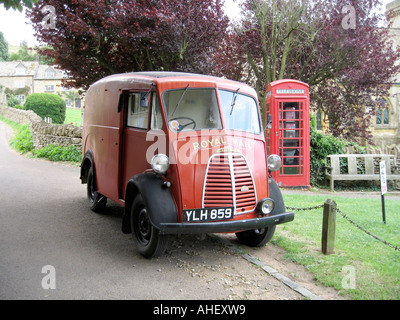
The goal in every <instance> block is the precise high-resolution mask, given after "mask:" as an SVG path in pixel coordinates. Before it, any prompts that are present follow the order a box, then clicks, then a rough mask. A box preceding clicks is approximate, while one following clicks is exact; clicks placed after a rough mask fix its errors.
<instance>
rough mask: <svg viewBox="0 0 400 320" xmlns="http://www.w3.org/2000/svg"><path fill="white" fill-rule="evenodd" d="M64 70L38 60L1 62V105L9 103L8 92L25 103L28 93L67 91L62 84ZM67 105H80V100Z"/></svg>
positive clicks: (67, 102)
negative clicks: (40, 62)
mask: <svg viewBox="0 0 400 320" xmlns="http://www.w3.org/2000/svg"><path fill="white" fill-rule="evenodd" d="M65 77H66V76H65V73H64V72H63V71H62V70H59V69H56V68H54V67H52V66H48V65H42V64H39V62H38V61H6V62H0V105H5V104H7V98H6V96H7V94H12V95H14V96H16V97H17V99H18V100H19V101H20V104H24V103H25V100H26V98H27V97H28V95H30V94H32V93H57V92H60V93H62V92H67V91H68V90H67V89H66V88H64V87H63V86H62V80H63V79H65ZM61 97H62V98H63V99H65V100H66V104H67V106H74V105H76V106H77V107H80V101H78V103H76V104H75V101H68V99H66V97H65V96H64V95H62V96H61Z"/></svg>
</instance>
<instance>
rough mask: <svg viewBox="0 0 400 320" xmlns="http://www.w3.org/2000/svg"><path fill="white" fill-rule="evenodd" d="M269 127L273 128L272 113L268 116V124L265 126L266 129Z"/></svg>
mask: <svg viewBox="0 0 400 320" xmlns="http://www.w3.org/2000/svg"><path fill="white" fill-rule="evenodd" d="M267 129H272V114H269V115H268V116H267V126H266V127H265V130H267ZM265 130H264V131H265Z"/></svg>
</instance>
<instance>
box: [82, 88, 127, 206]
mask: <svg viewBox="0 0 400 320" xmlns="http://www.w3.org/2000/svg"><path fill="white" fill-rule="evenodd" d="M117 87H118V84H117V83H111V84H107V87H106V85H105V84H104V82H100V83H97V84H95V85H94V86H92V87H91V88H90V90H89V91H88V96H87V103H86V106H85V118H84V127H85V132H84V137H83V138H84V140H83V141H85V146H84V150H82V151H83V154H85V153H86V152H87V151H88V150H90V151H91V152H92V153H93V158H94V166H95V170H96V178H97V181H96V185H97V191H98V192H100V193H101V194H103V195H105V196H106V197H107V198H110V199H111V200H114V201H116V202H118V200H119V199H118V198H119V197H118V188H116V186H118V177H119V176H118V168H119V162H120V156H119V154H120V132H121V130H120V122H121V114H120V113H118V100H119V90H118V89H117Z"/></svg>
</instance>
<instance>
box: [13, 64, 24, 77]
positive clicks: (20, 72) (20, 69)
mask: <svg viewBox="0 0 400 320" xmlns="http://www.w3.org/2000/svg"><path fill="white" fill-rule="evenodd" d="M25 74H26V69H25V67H23V66H19V67H17V68H15V75H16V76H24V75H25Z"/></svg>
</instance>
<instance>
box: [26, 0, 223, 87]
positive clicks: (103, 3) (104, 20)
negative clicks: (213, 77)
mask: <svg viewBox="0 0 400 320" xmlns="http://www.w3.org/2000/svg"><path fill="white" fill-rule="evenodd" d="M46 6H47V8H48V6H52V8H54V11H53V12H54V13H55V14H56V15H55V17H53V18H54V19H55V21H53V22H55V23H54V25H53V27H54V28H53V27H52V26H50V24H46V23H42V21H43V19H44V18H45V14H46ZM43 12H44V13H43ZM28 16H29V17H30V19H31V21H32V23H33V27H34V29H35V31H36V36H37V38H38V40H39V41H41V42H42V43H45V44H47V45H48V46H50V47H51V48H52V50H50V49H43V50H41V53H44V54H47V55H48V56H50V57H52V58H54V61H55V64H57V65H58V66H59V67H60V68H62V69H64V70H66V71H67V73H68V75H69V77H70V80H69V81H67V83H66V84H69V85H70V86H75V87H87V86H89V85H90V84H91V83H93V82H94V81H96V80H98V79H100V78H102V77H104V76H107V75H110V74H114V73H121V72H128V71H144V70H177V71H192V72H199V73H208V72H209V71H210V70H211V69H212V65H210V61H211V60H210V55H211V53H212V52H213V51H214V50H215V49H216V48H217V47H218V45H219V44H220V43H221V41H222V40H223V38H224V34H225V32H226V29H227V26H228V23H229V20H228V18H227V17H226V16H225V15H224V14H223V11H222V2H221V0H119V1H108V0H100V1H97V0H85V1H74V0H66V1H64V0H46V1H39V3H38V4H37V5H34V7H33V8H32V10H29V11H28Z"/></svg>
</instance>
